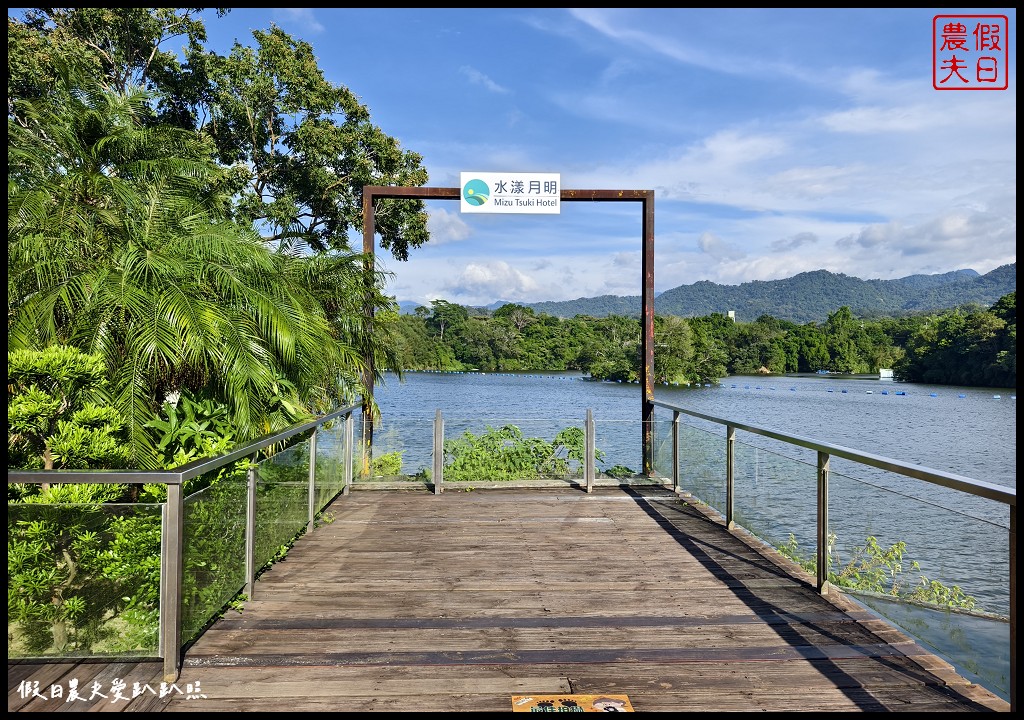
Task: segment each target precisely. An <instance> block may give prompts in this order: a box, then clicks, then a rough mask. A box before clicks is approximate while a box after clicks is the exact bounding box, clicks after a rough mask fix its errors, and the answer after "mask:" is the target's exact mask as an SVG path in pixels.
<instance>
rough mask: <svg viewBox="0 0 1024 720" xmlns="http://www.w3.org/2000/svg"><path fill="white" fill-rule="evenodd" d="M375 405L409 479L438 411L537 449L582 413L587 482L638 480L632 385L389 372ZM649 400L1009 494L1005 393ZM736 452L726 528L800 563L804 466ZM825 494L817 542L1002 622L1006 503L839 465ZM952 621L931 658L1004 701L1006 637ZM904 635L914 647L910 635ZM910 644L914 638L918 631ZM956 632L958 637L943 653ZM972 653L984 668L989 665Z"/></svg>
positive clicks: (700, 394)
mask: <svg viewBox="0 0 1024 720" xmlns="http://www.w3.org/2000/svg"><path fill="white" fill-rule="evenodd" d="M897 393H898V394H897ZM376 398H377V402H378V404H379V405H380V408H381V413H382V419H381V422H380V423H379V425H378V426H377V427H376V429H375V434H374V446H375V454H379V453H381V452H387V451H390V450H401V451H402V453H403V472H405V473H407V474H413V473H415V472H417V471H418V470H419V469H422V468H429V467H430V466H431V452H432V430H433V427H432V424H433V420H434V416H435V412H436V411H437V410H440V411H441V414H442V416H443V418H444V421H445V437H446V438H452V437H455V436H456V435H458V434H460V433H462V432H463V431H465V430H469V431H471V432H473V433H475V434H479V433H480V432H482V431H483V430H484V428H485V427H486V426H488V425H489V426H492V427H500V426H502V425H505V424H514V425H516V426H517V427H519V428H521V429H522V431H523V434H524V435H525V436H526V437H534V436H539V437H544V438H546V439H548V440H549V441H550V440H551V439H552V438H553V437H554V435H555V434H556V433H557V432H558V430H560V429H562V428H565V427H568V426H576V427H583V420H584V418H585V416H586V412H587V410H588V409H589V410H591V411H592V412H593V416H594V420H595V426H596V445H597V448H598V449H599V450H601V451H603V452H604V453H605V459H604V462H603V464H599V466H598V468H597V469H598V470H599V471H600V470H602V469H606V468H607V467H608V466H610V465H613V464H618V465H625V466H628V467H630V468H632V469H639V468H641V467H642V462H641V458H642V449H641V441H640V437H641V434H640V413H641V408H642V393H641V388H640V386H639V385H637V384H629V383H625V384H623V383H609V382H595V381H590V380H587V379H584V378H583V377H582V376H580V375H579V374H575V373H537V374H515V373H507V374H500V373H493V374H484V373H438V372H410V373H407V374H406V375H405V379H404V381H402V382H399V380H398V379H397V377H396V376H395V375H389V376H388V377H386V378H385V381H384V382H383V383H382V384H380V385H378V386H377V388H376ZM655 398H656V399H658V400H663V401H666V402H671V403H674V404H678V405H680V406H682V407H684V408H686V409H688V410H693V411H697V412H701V413H705V414H708V415H712V416H715V417H719V418H722V419H725V420H730V421H733V422H739V423H747V424H750V425H755V426H758V427H763V428H768V429H773V430H777V431H781V432H784V433H787V434H791V435H797V436H801V437H805V438H811V439H814V440H817V441H820V442H826V443H831V444H835V445H840V446H844V447H847V448H850V449H853V450H860V451H863V452H868V453H871V454H874V455H881V456H885V457H890V458H892V459H895V460H900V461H903V462H908V463H912V464H917V465H922V466H925V467H927V468H931V469H934V470H942V471H946V472H950V473H955V474H957V475H962V476H966V477H968V478H973V479H976V480H981V481H984V482H988V483H992V484H997V485H1004V486H1007V487H1011V488H1016V450H1017V441H1016V429H1017V415H1016V389H1015V388H1005V389H990V388H966V387H949V386H931V385H919V384H912V383H895V382H892V381H888V380H886V381H882V380H875V379H844V378H839V377H829V376H823V377H783V376H768V377H760V376H758V377H735V376H734V377H730V378H726V379H723V380H722V381H721V382H720V383H717V384H714V385H712V386H710V387H699V388H687V387H677V386H669V385H664V386H656V387H655ZM671 416H672V413H671V411H668V410H664V409H661V408H659V409H658V410H657V413H656V429H655V434H656V436H657V437H658V438H660V439H664V438H665V437H666V435H667V430H666V429H667V428H668V427H669V423H670V421H671ZM683 420H684V428H685V429H686V430H687V433H686V434H685V435H684V437H685V438H690V437H691V436H692V435H694V434H696V435H702V434H705V433H706V434H707V437H709V438H711V440H710V442H711V444H712V445H716V443H719V440H718V439H717V438H715V437H714V436H715V435H716V434H717V435H718V436H720V437H721V444H719V445H718V446H719V447H722V446H724V430H723V429H722V428H721V426H715V425H710V424H707V423H704V422H703V421H699V420H695V421H691V420H690V419H689V418H687V417H686V416H683ZM737 440H738V448H742V449H743V452H738V454H737V458H738V463H739V462H740V459H743V463H744V467H743V472H742V473H740V472H739V470H738V477H737V480H736V487H737V489H736V498H737V499H736V511H737V517H738V518H739V521H740V523H741V524H743V525H745V526H747V527H749V528H750V529H752V530H754V532H755V533H757V534H758V535H760V536H761V537H764V538H766V539H769V540H771V541H772V542H773V543H775V544H778V542H780V541H783V540H785V536H786V533H789V532H793V533H795V535H796V536H797V537H798V538H800V539H801V542H800V546H801V548H802V549H803V550H805V553H804V554H805V556H806V555H807V554H811V553H813V547H814V537H815V535H814V528H815V485H814V478H815V472H814V471H815V455H814V453H810V452H809V451H802V450H800V449H799V448H795V447H794V446H781V445H780V444H778V443H777V442H776V441H773V440H770V439H768V438H763V437H761V436H758V435H753V434H750V433H742V432H741V433H739V434H738V436H737ZM687 442H692V441H691V440H686V439H684V446H685V444H686V443H687ZM662 447H664V446H662ZM801 453H803V454H801ZM683 455H684V458H685V456H686V449H685V447H684V453H683ZM723 457H724V455H723ZM662 458H663V455H659V460H658V468H657V469H658V472H659V474H662V475H665V474H668V473H670V472H671V468H670V467H667V468H666V467H662V465H663V463H664V461H663V459H662ZM684 464H685V460H684ZM684 474H685V473H684ZM713 475H715V476H714V477H713V479H712V482H713V483H714V487H710V488H701V489H702V490H705V491H707V492H706V494H707V495H709V497H704V496H701V495H700V494H699V493H697V492H694V494H695V495H697V496H698V497H699V498H700V499H702V500H704V501H706V502H709V504H711V505H712V506H714V507H719V504H717V503H716V499H717V500H718V501H719V502H720V498H716V497H715V495H716V493H718V495H719V496H721V495H724V465H723V466H722V467H721V468H720V473H715V474H713ZM683 485H684V489H691V490H692V488H687V487H686V483H685V482H684V483H683ZM829 487H830V492H829V513H830V530H831V531H833V532H836V533H837V534H838V535H839V536H840V537H842V538H843V539H844V540H845V541H846V542H845V544H844V543H843V542H839V543H837V548H839V549H841V550H844V551H846V552H847V554H849V553H852V552H853V549H852V548H854V546H856V545H858V543H859V544H863V543H864V539H865V538H866V537H867V536H869V535H870V536H873V537H877V538H878V541H879V543H880V544H882V546H883V547H888V546H889V544H892V543H896V542H906V543H907V550H906V554H905V556H904V561H905V568H904V569H905V570H906V571H907V574H908V576H909V577H910V578H911V579H912V580H914V579H916V578H917V577H918V576H919V575H920V576H921V577H925V578H926V579H927V580H930V581H937V582H940V583H942V584H943V585H945V586H947V587H953V586H956V587H959V588H962V590H963V592H964V593H966V594H967V595H970V596H971V597H973V598H976V600H977V607H978V608H979V609H981V610H983V611H984V612H986V613H993V614H996V615H999V616H1004V617H1005V616H1006V615H1007V614H1008V609H1009V590H1008V588H1009V570H1008V567H1009V566H1008V562H1009V561H1008V557H1009V545H1008V541H1007V540H1008V532H1009V512H1008V510H1007V509H1006V507H1005V506H1003V505H1001V504H999V503H994V502H992V501H988V500H984V499H979V498H972V497H967V496H965V495H964V494H963V493H957V492H955V491H951V490H946V489H944V488H941V487H937V486H934V485H931V484H928V483H924V482H922V481H917V480H914V479H912V478H906V477H903V476H899V475H896V474H893V473H885V472H883V471H880V470H876V469H874V468H870V467H866V466H862V465H857V464H854V463H851V462H849V461H842V460H841V459H839V458H834V459H833V461H832V468H831V474H830V485H829ZM773 533H774V534H773ZM912 562H919V563H920V569H919V570H914V569H912V568H911V567H910V564H911V563H912ZM873 607H874V608H875V609H876V610H878V611H879V612H882V613H883V614H884V615H885V616H887V617H889V618H890V619H891V620H893V621H894V622H897V623H900V622H901V621H902V620H901V617H900V612H901V611H900V610H899V609H898V608H893V609H892V610H891V612H890V611H887V610H886V608H885V607H884V606H877V604H876V606H873ZM909 622H910V623H912V624H914V625H915V626H918V629H920V626H924V625H928V624H929V623H927V622H923V621H922V620H921V618H920V617H918V616H917V615H916V614H915V615H914V616H913V617H911V618H910V619H909ZM951 622H952V623H953V624H954V625H956V626H957V629H958V631H963V632H954V633H952V636H953V637H954V641H953V642H954V644H959V645H960V647H952V648H951V647H949V646H946V645H943V642H941V641H936V642H933V643H931V644H932V646H933V649H935V650H936V651H937V652H938V653H939V654H941V655H943V656H945V657H947V659H950V660H951V661H953V662H954V665H956V666H957V668H958V670H960V671H961V673H962V674H964V675H966V676H968V677H974V678H976V679H978V680H979V681H981V682H982V684H984V685H986V686H987V687H989V688H990V689H992V690H993V691H994V692H998V693H1000V694H1004V691H1005V687H1006V683H1007V682H1008V681H1007V680H1006V678H1005V677H1004V676H1005V675H1007V674H1008V672H1007V667H1008V641H1007V639H1006V637H1007V633H1006V630H1005V627H1006V626H1005V624H1002V625H1001V626H999V625H997V626H994V627H993V626H992V625H991V623H990V624H988V626H987V627H984V628H981V629H971V628H969V627H968V625H969V624H970V623H973V622H974V620H973V619H970V620H968V619H966V618H965V619H964V620H963V621H962V622H961V621H960V620H957V619H956V618H955V616H954V617H953V619H952V620H951V618H950V616H949V615H948V614H945V615H944V616H943V617H942V618H941V619H939V620H935V619H933V621H932V623H931V624H932V625H934V626H938V625H945V626H946V627H945V628H944V629H945V632H946V634H949V632H948V631H949V627H948V626H949V625H950V623H951ZM983 624H984V623H983ZM905 629H907V628H906V627H905ZM912 629H913V628H911V630H912ZM913 634H915V635H917V636H918V637H919V638H920V637H921V634H922V633H917V632H915V633H913ZM923 634H924V635H925V636H926V637H927V632H925V633H923ZM958 634H960V635H965V634H966V635H969V636H970V637H969V639H968V640H966V641H965V640H963V639H962V638H961V639H960V640H956V639H955V638H956V636H957V635H958ZM992 643H995V644H997V645H999V644H1000V643H1002V645H1005V647H1006V651H1005V653H1003V652H1001V651H1000V652H996V653H992V652H990V650H991V648H992ZM964 645H966V647H963V646H964ZM957 653H965V654H964V655H960V656H958V655H957ZM986 654H988V655H995V656H998V657H996V659H995V660H994V661H993V660H992V659H991V658H986ZM986 663H992V664H993V665H994V667H986ZM993 675H994V676H995V677H996V680H994V681H993V680H992V677H993ZM1000 677H1002V680H1000V679H999V678H1000ZM1000 683H1003V684H1000ZM1004 696H1005V695H1004Z"/></svg>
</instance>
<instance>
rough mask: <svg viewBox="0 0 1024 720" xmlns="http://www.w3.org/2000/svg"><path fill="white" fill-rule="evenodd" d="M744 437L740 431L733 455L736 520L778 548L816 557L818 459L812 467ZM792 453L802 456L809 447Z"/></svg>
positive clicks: (794, 449) (792, 447) (734, 512)
mask: <svg viewBox="0 0 1024 720" xmlns="http://www.w3.org/2000/svg"><path fill="white" fill-rule="evenodd" d="M740 436H741V433H739V432H738V433H737V439H736V443H735V445H734V455H733V520H734V521H735V522H736V523H737V524H739V525H741V526H742V527H744V528H746V529H747V530H749V531H750V532H752V533H753V534H754V535H756V536H757V537H759V538H760V539H762V540H764V541H765V542H766V543H768V544H769V545H772V546H773V547H776V548H786V549H788V550H791V551H793V552H797V553H807V554H808V555H810V557H812V558H813V557H814V554H815V547H816V543H817V526H818V524H817V523H818V520H817V518H818V514H817V513H818V510H817V508H818V504H817V497H818V491H817V477H818V469H817V461H816V459H815V461H814V462H813V464H812V463H811V462H808V461H806V460H799V459H796V458H794V457H790V456H788V455H785V454H780V453H776V452H773V451H771V450H766V449H764V448H763V447H759V446H757V445H754V444H748V443H747V442H741V441H740V439H739V437H740ZM742 436H743V437H744V438H749V437H750V435H749V434H746V433H743V434H742ZM754 437H755V438H756V436H754ZM757 439H759V440H762V438H757ZM788 450H790V451H791V452H792V453H794V454H800V451H802V450H803V449H802V448H799V447H795V446H791V447H790V448H788ZM809 455H810V456H812V457H814V453H809Z"/></svg>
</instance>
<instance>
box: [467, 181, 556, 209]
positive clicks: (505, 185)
mask: <svg viewBox="0 0 1024 720" xmlns="http://www.w3.org/2000/svg"><path fill="white" fill-rule="evenodd" d="M561 185H562V181H561V176H560V175H559V174H558V173H500V172H464V173H461V185H460V186H461V188H462V198H461V203H460V204H461V206H462V212H464V213H516V214H526V213H530V214H542V215H557V214H559V212H561V204H562V187H561Z"/></svg>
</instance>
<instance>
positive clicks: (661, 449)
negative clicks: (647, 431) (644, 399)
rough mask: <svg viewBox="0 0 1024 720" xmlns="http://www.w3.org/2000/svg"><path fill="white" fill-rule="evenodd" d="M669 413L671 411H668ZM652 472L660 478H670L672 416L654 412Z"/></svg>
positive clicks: (669, 479) (667, 479)
mask: <svg viewBox="0 0 1024 720" xmlns="http://www.w3.org/2000/svg"><path fill="white" fill-rule="evenodd" d="M669 415H671V413H669ZM653 435H654V437H653V440H654V443H653V449H654V474H655V476H657V477H659V478H661V479H662V480H666V481H671V480H672V443H673V440H672V418H671V416H669V417H668V418H666V417H664V413H657V412H656V413H655V418H654V424H653Z"/></svg>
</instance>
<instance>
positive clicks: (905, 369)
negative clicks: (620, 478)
mask: <svg viewBox="0 0 1024 720" xmlns="http://www.w3.org/2000/svg"><path fill="white" fill-rule="evenodd" d="M386 322H387V323H388V324H389V325H390V326H391V327H392V328H393V331H394V333H395V337H396V341H397V346H396V348H395V354H396V356H397V359H398V362H399V364H400V366H401V367H402V368H403V369H406V370H454V371H464V370H480V371H485V372H499V371H541V370H543V371H562V370H576V371H579V372H582V373H585V374H588V375H590V376H591V377H593V378H595V379H601V380H622V381H634V380H637V379H638V378H639V376H640V370H641V355H640V352H641V350H640V334H641V325H640V319H639V318H637V317H626V316H622V315H609V316H606V317H601V318H596V317H591V316H586V315H577V316H576V317H574V318H558V317H555V316H553V315H548V314H546V313H543V312H541V313H538V312H536V311H535V310H534V309H532V308H530V307H526V306H523V305H518V304H514V303H512V304H506V305H503V306H502V307H500V308H498V309H497V310H494V311H493V312H492V311H487V310H480V309H474V308H469V307H465V306H462V305H458V304H455V303H451V302H448V301H445V300H435V301H434V302H432V303H431V305H430V307H429V308H428V307H426V306H421V307H418V308H416V311H415V312H414V313H412V314H404V315H394V314H392V315H391V316H390V317H389V318H388V319H387V321H386ZM654 343H655V348H654V381H655V382H657V383H661V382H669V383H679V384H702V383H707V382H713V381H716V380H718V379H720V378H723V377H726V376H728V375H753V374H758V373H772V374H784V373H798V372H817V371H819V370H826V371H829V372H836V373H877V372H878V370H879V369H881V368H891V369H892V370H893V371H894V376H895V378H896V379H897V380H901V381H904V382H922V383H932V384H939V385H965V386H979V387H1015V386H1016V384H1017V301H1016V292H1013V293H1010V294H1008V295H1005V296H1003V297H1002V298H1000V300H999V301H998V302H996V303H995V304H994V305H992V306H991V307H989V308H984V307H981V306H978V305H963V306H959V307H955V308H951V309H949V310H946V311H943V312H939V313H928V314H918V315H907V316H904V317H898V318H870V319H869V318H857V317H855V316H854V315H853V313H852V312H851V311H850V309H849V308H848V307H841V308H839V309H838V310H836V311H835V312H833V313H830V314H829V315H828V319H827V320H826V321H825V322H824V323H820V324H819V323H813V322H811V323H805V324H797V323H793V322H790V321H787V320H779V319H777V318H773V317H771V316H769V315H763V316H761V317H759V318H758V319H757V320H755V321H754V322H749V323H744V322H736V321H734V320H732V319H730V318H729V317H728V316H726V315H724V314H721V313H713V314H711V315H707V316H703V317H690V318H682V317H677V316H673V315H656V316H655V320H654Z"/></svg>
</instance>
